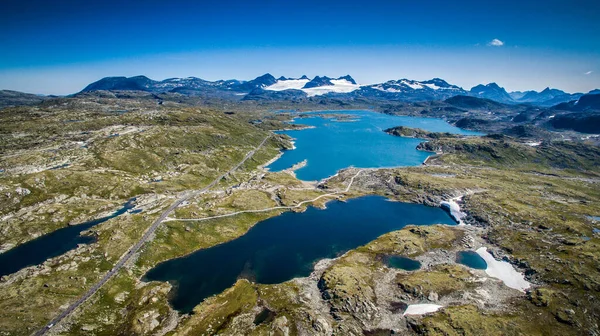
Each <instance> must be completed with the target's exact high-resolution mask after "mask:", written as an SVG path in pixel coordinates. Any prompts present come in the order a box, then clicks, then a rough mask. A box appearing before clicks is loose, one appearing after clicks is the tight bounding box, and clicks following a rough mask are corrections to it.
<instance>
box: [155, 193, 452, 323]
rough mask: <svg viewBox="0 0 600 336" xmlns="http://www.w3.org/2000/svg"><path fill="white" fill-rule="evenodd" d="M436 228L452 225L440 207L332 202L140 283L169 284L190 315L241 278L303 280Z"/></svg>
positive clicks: (160, 268) (161, 268)
mask: <svg viewBox="0 0 600 336" xmlns="http://www.w3.org/2000/svg"><path fill="white" fill-rule="evenodd" d="M436 223H441V224H449V225H454V221H453V220H452V218H450V217H449V216H448V214H447V213H446V212H444V211H443V210H442V209H440V208H433V207H426V206H424V205H419V204H410V203H400V202H390V201H388V200H387V199H385V198H383V197H380V196H366V197H361V198H356V199H352V200H349V201H348V202H340V201H335V202H330V203H328V208H327V209H326V210H319V209H316V208H313V207H309V208H308V209H307V211H306V212H303V213H294V212H286V213H284V214H282V215H280V216H277V217H273V218H269V219H267V220H264V221H262V222H259V223H258V224H256V225H255V226H254V227H253V228H252V229H250V230H249V231H248V233H246V234H245V235H243V236H241V237H239V238H238V239H235V240H232V241H229V242H226V243H223V244H221V245H217V246H214V247H211V248H208V249H204V250H199V251H197V252H194V253H192V254H190V255H188V256H185V257H182V258H177V259H172V260H168V261H165V262H163V263H161V264H159V265H157V266H156V267H155V268H153V269H151V270H150V271H148V273H147V274H146V275H145V277H144V279H145V280H146V281H153V280H156V281H169V282H171V283H173V284H174V285H175V286H176V289H174V295H173V296H172V298H171V304H172V305H173V307H174V308H175V309H177V310H180V311H183V312H189V311H191V310H192V308H193V307H194V306H196V305H197V304H198V303H200V302H201V301H202V300H204V299H205V298H207V297H209V296H211V295H214V294H217V293H220V292H222V291H223V290H225V289H227V288H229V287H231V285H233V284H234V283H235V281H236V279H238V278H240V277H245V278H249V279H251V280H253V281H255V282H257V283H262V284H275V283H281V282H284V281H287V280H290V279H292V278H294V277H302V276H307V275H309V274H310V272H311V271H312V270H313V265H314V263H315V262H317V261H318V260H320V259H323V258H333V257H336V256H338V255H340V254H342V253H344V252H346V251H348V250H351V249H353V248H356V247H358V246H361V245H364V244H366V243H368V242H370V241H372V240H374V239H375V238H377V237H379V236H380V235H382V234H384V233H387V232H390V231H394V230H398V229H401V228H403V227H404V226H406V225H407V224H417V225H428V224H436ZM203 225H208V224H203Z"/></svg>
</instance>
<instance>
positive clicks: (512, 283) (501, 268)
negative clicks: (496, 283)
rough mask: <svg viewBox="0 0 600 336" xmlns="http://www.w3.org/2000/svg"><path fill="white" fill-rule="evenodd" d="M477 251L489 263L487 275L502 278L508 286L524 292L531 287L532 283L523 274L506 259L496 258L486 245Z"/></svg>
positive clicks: (486, 270)
mask: <svg viewBox="0 0 600 336" xmlns="http://www.w3.org/2000/svg"><path fill="white" fill-rule="evenodd" d="M475 252H477V254H479V256H480V257H481V258H483V260H485V262H486V263H487V268H486V269H485V273H487V275H489V276H491V277H493V278H496V279H500V280H502V282H504V284H505V285H506V286H507V287H510V288H514V289H516V290H520V291H521V292H524V291H525V290H526V289H527V288H529V287H531V284H530V283H529V282H528V281H527V280H525V277H524V276H523V274H521V273H519V272H517V271H516V270H515V269H514V268H513V266H512V265H511V264H509V263H507V262H506V261H498V260H496V259H495V258H494V257H493V256H492V255H491V254H490V253H489V252H488V251H487V248H486V247H480V248H478V249H477V250H476V251H475Z"/></svg>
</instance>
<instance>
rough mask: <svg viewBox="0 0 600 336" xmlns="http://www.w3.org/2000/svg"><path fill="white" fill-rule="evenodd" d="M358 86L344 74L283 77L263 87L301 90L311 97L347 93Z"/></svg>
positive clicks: (268, 89) (266, 88)
mask: <svg viewBox="0 0 600 336" xmlns="http://www.w3.org/2000/svg"><path fill="white" fill-rule="evenodd" d="M359 88H360V85H358V84H356V81H355V80H354V78H352V77H350V75H346V76H343V77H339V78H337V79H332V78H329V77H325V76H324V77H320V76H316V77H315V78H313V79H312V80H310V79H308V77H306V76H302V77H301V78H299V79H293V78H290V79H287V78H285V77H284V79H280V80H277V82H276V83H274V84H272V85H269V86H267V87H265V88H264V89H265V90H267V91H283V90H301V91H302V92H304V93H306V95H307V96H308V97H312V96H318V95H324V94H327V93H349V92H352V91H355V90H358V89H359Z"/></svg>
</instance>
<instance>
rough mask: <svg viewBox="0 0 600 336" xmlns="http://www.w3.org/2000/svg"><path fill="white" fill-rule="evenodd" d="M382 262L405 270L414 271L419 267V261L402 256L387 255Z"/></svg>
mask: <svg viewBox="0 0 600 336" xmlns="http://www.w3.org/2000/svg"><path fill="white" fill-rule="evenodd" d="M384 262H385V264H386V265H387V266H388V267H393V268H399V269H402V270H405V271H416V270H418V269H419V268H421V263H420V262H418V261H416V260H413V259H410V258H407V257H403V256H387V257H385V258H384Z"/></svg>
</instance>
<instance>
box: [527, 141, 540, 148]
mask: <svg viewBox="0 0 600 336" xmlns="http://www.w3.org/2000/svg"><path fill="white" fill-rule="evenodd" d="M526 144H527V146H531V147H537V146H539V145H541V144H542V142H541V141H538V142H527V143H526Z"/></svg>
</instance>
